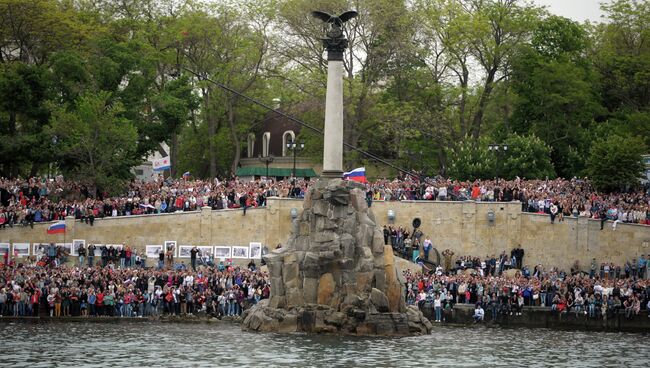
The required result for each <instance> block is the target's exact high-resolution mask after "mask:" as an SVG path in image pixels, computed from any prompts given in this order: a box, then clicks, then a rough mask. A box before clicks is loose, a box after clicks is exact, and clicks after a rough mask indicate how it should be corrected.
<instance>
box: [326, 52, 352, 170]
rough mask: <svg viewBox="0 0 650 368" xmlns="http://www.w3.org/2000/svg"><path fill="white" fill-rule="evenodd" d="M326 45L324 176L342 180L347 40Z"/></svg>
mask: <svg viewBox="0 0 650 368" xmlns="http://www.w3.org/2000/svg"><path fill="white" fill-rule="evenodd" d="M332 41H338V42H336V43H334V42H332ZM324 43H325V47H326V48H327V95H326V97H325V141H324V146H323V175H322V176H323V177H326V178H340V177H342V176H343V51H344V50H345V48H346V47H347V40H345V39H342V40H332V39H325V40H324Z"/></svg>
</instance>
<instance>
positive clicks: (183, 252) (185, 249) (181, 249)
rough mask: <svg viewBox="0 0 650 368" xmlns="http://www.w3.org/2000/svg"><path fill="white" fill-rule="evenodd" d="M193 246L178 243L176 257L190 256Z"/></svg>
mask: <svg viewBox="0 0 650 368" xmlns="http://www.w3.org/2000/svg"><path fill="white" fill-rule="evenodd" d="M192 248H194V246H193V245H186V244H184V245H179V246H178V258H190V257H191V256H192V255H191V253H190V252H191V250H192Z"/></svg>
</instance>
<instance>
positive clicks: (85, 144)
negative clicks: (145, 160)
mask: <svg viewBox="0 0 650 368" xmlns="http://www.w3.org/2000/svg"><path fill="white" fill-rule="evenodd" d="M110 101H111V96H110V93H108V92H99V93H97V94H90V93H87V94H85V95H82V96H81V97H79V99H78V100H77V101H76V103H75V104H74V105H62V106H54V107H53V109H52V110H53V112H52V115H53V116H52V127H51V131H50V134H51V135H52V136H53V137H56V138H57V152H58V156H59V159H60V161H59V163H60V168H61V170H62V171H63V173H64V175H65V176H66V177H67V178H70V179H72V180H76V181H78V182H79V183H82V184H84V185H86V186H87V187H88V188H89V190H90V192H91V193H97V191H99V190H107V191H109V192H111V193H119V192H120V191H121V190H123V189H124V185H125V183H126V182H127V181H128V180H129V179H131V178H132V174H131V172H130V169H131V167H133V166H135V165H136V164H138V159H139V157H138V156H137V141H138V133H137V130H136V128H135V127H134V126H133V124H132V122H131V121H129V120H127V119H125V118H124V117H123V114H124V110H123V108H122V106H121V104H120V103H119V102H114V103H110Z"/></svg>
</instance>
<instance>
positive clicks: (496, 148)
mask: <svg viewBox="0 0 650 368" xmlns="http://www.w3.org/2000/svg"><path fill="white" fill-rule="evenodd" d="M488 151H490V152H494V154H495V155H496V159H497V169H496V171H497V172H496V174H497V184H499V174H500V173H499V158H500V155H501V153H500V152H503V153H506V152H508V145H507V144H490V145H488Z"/></svg>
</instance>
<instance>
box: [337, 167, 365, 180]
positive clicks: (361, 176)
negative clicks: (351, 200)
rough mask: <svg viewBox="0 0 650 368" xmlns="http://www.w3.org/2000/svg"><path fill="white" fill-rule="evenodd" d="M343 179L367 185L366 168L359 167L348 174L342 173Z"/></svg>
mask: <svg viewBox="0 0 650 368" xmlns="http://www.w3.org/2000/svg"><path fill="white" fill-rule="evenodd" d="M343 178H344V179H348V180H353V181H358V182H360V183H367V182H368V180H366V168H365V167H360V168H357V169H354V170H352V171H349V172H345V173H343Z"/></svg>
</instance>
